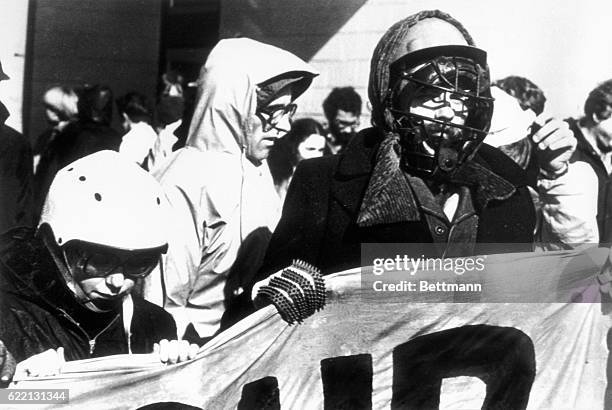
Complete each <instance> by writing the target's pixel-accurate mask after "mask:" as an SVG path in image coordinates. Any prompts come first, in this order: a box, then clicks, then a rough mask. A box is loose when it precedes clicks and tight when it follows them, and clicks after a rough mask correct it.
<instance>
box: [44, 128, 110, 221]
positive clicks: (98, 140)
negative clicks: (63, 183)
mask: <svg viewBox="0 0 612 410" xmlns="http://www.w3.org/2000/svg"><path fill="white" fill-rule="evenodd" d="M119 145H121V135H120V134H119V133H118V132H117V131H115V130H114V129H112V128H111V127H109V126H106V125H103V124H99V123H95V122H93V121H85V120H79V121H77V122H74V123H71V124H69V125H68V126H66V128H64V129H63V130H62V131H61V132H59V133H58V134H57V135H56V136H55V138H54V139H53V140H52V141H51V142H50V143H49V145H47V148H46V149H45V150H44V151H43V153H42V154H41V157H40V163H39V164H38V169H37V170H36V175H35V177H34V207H35V208H34V210H35V212H36V213H37V216H39V215H40V212H41V210H42V207H43V204H44V202H45V198H46V197H47V193H48V192H49V187H50V186H51V183H52V182H53V178H55V174H56V173H57V171H59V170H60V169H62V168H64V167H65V166H66V165H68V164H70V163H71V162H74V161H76V160H77V159H80V158H83V157H86V156H87V155H90V154H93V153H94V152H98V151H102V150H107V149H108V150H113V151H119Z"/></svg>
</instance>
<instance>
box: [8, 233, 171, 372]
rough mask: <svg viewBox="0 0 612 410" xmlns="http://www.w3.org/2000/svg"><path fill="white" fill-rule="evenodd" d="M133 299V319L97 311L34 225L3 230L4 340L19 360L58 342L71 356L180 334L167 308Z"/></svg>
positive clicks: (138, 349) (139, 347)
mask: <svg viewBox="0 0 612 410" xmlns="http://www.w3.org/2000/svg"><path fill="white" fill-rule="evenodd" d="M131 301H132V306H133V310H132V313H131V315H129V316H130V317H131V319H129V318H127V317H126V316H125V313H126V312H125V311H124V310H122V311H121V312H120V313H118V312H116V311H113V312H104V313H96V312H93V311H91V310H89V309H87V308H85V307H84V306H83V305H82V304H80V303H79V302H77V300H76V298H75V297H74V296H73V295H72V294H71V293H70V291H69V290H68V287H67V286H66V285H65V283H64V282H63V281H62V279H61V274H60V272H59V270H58V268H57V265H56V264H55V262H54V261H53V258H52V256H51V254H50V252H49V251H48V249H47V248H46V246H45V245H44V244H43V241H42V240H41V239H40V238H39V237H38V236H36V235H35V232H34V230H33V229H31V228H17V229H13V230H11V231H9V232H7V233H5V234H3V235H0V317H1V318H2V320H0V340H2V341H3V342H4V343H5V344H6V346H7V347H8V349H9V351H10V352H11V353H12V354H13V355H14V356H15V358H16V360H17V361H22V360H24V359H27V358H28V357H30V356H33V355H35V354H38V353H42V352H44V351H45V350H47V349H57V348H58V347H64V354H65V355H66V360H78V359H87V358H90V357H100V356H108V355H113V354H123V353H129V352H131V353H151V352H152V351H153V344H154V343H157V342H159V341H160V340H162V339H168V340H172V339H176V326H175V324H174V321H173V320H172V317H171V316H170V315H169V314H168V313H167V312H165V311H164V310H163V309H161V308H160V307H158V306H155V305H154V304H152V303H149V302H147V301H146V300H144V299H142V298H140V297H137V296H132V297H131ZM117 315H119V316H117ZM116 316H117V318H116V319H114V318H115V317H116ZM126 324H127V325H129V326H128V328H129V329H130V331H129V332H128V334H129V336H128V334H126V331H125V330H126ZM128 337H129V338H130V342H129V343H128V340H127V338H128ZM92 342H93V345H92Z"/></svg>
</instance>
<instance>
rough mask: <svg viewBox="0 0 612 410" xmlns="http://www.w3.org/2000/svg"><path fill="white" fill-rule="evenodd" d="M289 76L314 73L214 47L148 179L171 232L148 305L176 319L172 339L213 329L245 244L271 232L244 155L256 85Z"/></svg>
mask: <svg viewBox="0 0 612 410" xmlns="http://www.w3.org/2000/svg"><path fill="white" fill-rule="evenodd" d="M288 72H292V73H298V75H300V73H303V75H304V76H305V77H306V76H308V77H310V78H312V77H313V76H315V75H316V74H317V73H316V72H315V71H314V70H313V69H312V68H311V67H310V66H309V65H308V64H306V63H305V62H304V61H302V60H301V59H299V58H298V57H296V56H294V55H293V54H291V53H288V52H286V51H284V50H281V49H278V48H276V47H273V46H269V45H266V44H262V43H259V42H256V41H253V40H249V39H229V40H222V41H220V42H219V44H218V45H217V46H216V47H215V48H214V49H213V50H212V52H211V54H210V55H209V57H208V60H207V62H206V64H205V66H204V67H203V69H202V71H201V73H200V79H199V81H198V82H199V86H198V87H199V88H198V97H197V102H196V108H195V111H194V115H193V119H192V122H191V126H190V130H189V136H188V139H187V143H186V147H185V148H183V149H180V150H178V151H176V152H174V153H173V154H172V155H171V156H170V157H169V158H168V160H167V162H165V163H164V164H163V165H162V167H161V168H159V169H158V170H156V171H155V172H154V176H155V177H156V178H157V179H158V180H159V181H160V183H161V184H162V186H163V187H164V189H165V191H166V195H167V197H168V200H169V202H170V204H171V207H172V213H173V219H172V225H173V226H174V229H173V233H172V237H171V238H170V242H169V249H168V253H167V254H166V256H165V260H164V263H163V265H162V275H161V276H160V275H155V274H153V275H151V276H150V277H149V278H148V280H147V284H146V285H145V297H146V298H147V299H149V300H151V301H154V302H157V303H160V304H161V305H162V306H164V308H166V309H167V310H168V311H169V312H170V313H171V314H172V315H173V316H174V318H175V320H176V322H177V328H178V329H177V330H178V334H179V336H181V335H182V334H183V332H184V330H185V327H186V326H187V325H188V324H189V323H193V325H194V327H195V329H196V331H197V332H198V333H199V335H200V336H201V337H206V336H211V335H212V334H214V333H215V332H216V331H217V330H218V328H219V324H220V320H221V316H222V315H223V312H224V310H225V308H224V301H225V297H224V287H225V283H226V280H227V276H228V274H229V272H230V269H231V268H232V265H233V264H234V261H235V260H236V256H237V254H238V251H239V249H240V248H241V245H242V243H243V241H244V240H245V238H247V237H248V236H249V234H251V233H252V232H253V231H255V230H256V229H258V228H262V227H263V228H267V229H269V230H270V231H273V230H274V227H275V226H276V223H277V221H278V218H279V216H280V203H279V199H278V196H277V195H276V192H275V190H274V185H273V182H272V177H271V175H270V172H269V169H268V166H267V164H266V163H265V161H264V162H263V163H262V164H261V165H259V166H256V165H254V164H253V163H252V162H251V161H249V160H248V159H247V158H246V156H245V154H244V151H245V146H246V141H247V136H248V135H247V133H248V130H249V129H250V126H249V124H250V121H253V118H255V119H256V118H257V117H255V116H254V115H255V110H256V107H257V89H258V84H261V83H262V82H264V81H266V80H269V79H272V78H274V77H276V76H279V75H282V74H285V73H288ZM294 97H295V96H294ZM261 246H264V247H265V246H267V243H265V244H261ZM159 279H163V286H162V285H161V284H160V283H159Z"/></svg>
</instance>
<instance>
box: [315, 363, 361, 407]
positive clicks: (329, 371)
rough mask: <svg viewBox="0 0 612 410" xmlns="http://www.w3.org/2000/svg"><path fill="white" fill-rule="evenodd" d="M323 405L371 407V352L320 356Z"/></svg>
mask: <svg viewBox="0 0 612 410" xmlns="http://www.w3.org/2000/svg"><path fill="white" fill-rule="evenodd" d="M321 380H322V382H323V397H324V403H325V407H324V408H325V409H326V410H331V409H358V410H361V409H367V410H371V409H372V356H371V355H369V354H359V355H354V356H341V357H333V358H330V359H324V360H321Z"/></svg>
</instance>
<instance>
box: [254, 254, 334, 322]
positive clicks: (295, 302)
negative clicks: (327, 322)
mask: <svg viewBox="0 0 612 410" xmlns="http://www.w3.org/2000/svg"><path fill="white" fill-rule="evenodd" d="M257 298H261V299H263V300H264V301H267V302H268V303H272V304H273V305H274V306H275V307H276V309H277V310H278V312H279V314H280V315H281V317H282V318H283V320H284V321H286V322H287V323H289V324H294V323H296V322H297V323H302V321H303V320H304V319H306V318H307V317H309V316H311V315H313V314H314V313H315V312H317V311H319V310H321V309H323V307H324V306H325V281H324V280H323V276H322V275H321V271H320V270H319V269H317V268H315V267H314V266H312V265H310V264H308V263H306V262H303V261H300V260H294V261H293V263H292V264H291V266H288V267H287V268H285V269H283V270H281V271H279V272H277V273H275V274H273V275H272V276H271V278H270V280H269V282H268V284H267V285H264V286H262V287H261V288H260V289H259V291H258V293H257Z"/></svg>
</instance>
